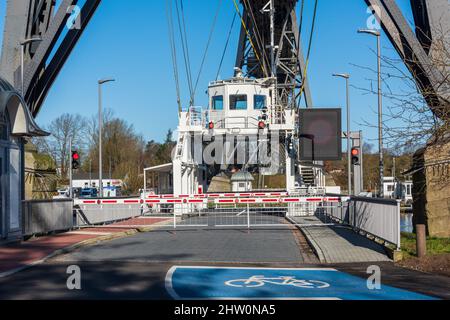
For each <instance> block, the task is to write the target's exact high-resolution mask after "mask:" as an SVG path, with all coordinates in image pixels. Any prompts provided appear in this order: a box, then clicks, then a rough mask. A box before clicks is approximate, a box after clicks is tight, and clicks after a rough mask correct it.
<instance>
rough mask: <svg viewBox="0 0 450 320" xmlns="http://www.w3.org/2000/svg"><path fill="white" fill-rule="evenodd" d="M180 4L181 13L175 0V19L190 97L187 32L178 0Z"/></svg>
mask: <svg viewBox="0 0 450 320" xmlns="http://www.w3.org/2000/svg"><path fill="white" fill-rule="evenodd" d="M180 6H181V14H180V9H179V5H178V0H175V7H176V9H177V10H176V11H177V19H178V29H179V32H180V38H181V44H182V48H183V58H184V65H185V69H186V77H187V81H188V86H189V94H190V97H192V93H193V90H194V88H193V84H192V71H191V61H190V58H189V46H188V42H187V33H186V23H185V22H186V21H185V18H184V6H183V0H180ZM181 15H182V17H181V18H180V16H181Z"/></svg>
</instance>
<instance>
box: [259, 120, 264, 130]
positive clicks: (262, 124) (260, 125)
mask: <svg viewBox="0 0 450 320" xmlns="http://www.w3.org/2000/svg"><path fill="white" fill-rule="evenodd" d="M258 128H259V129H261V130H263V129H265V128H266V124H265V123H264V121H260V122H259V123H258Z"/></svg>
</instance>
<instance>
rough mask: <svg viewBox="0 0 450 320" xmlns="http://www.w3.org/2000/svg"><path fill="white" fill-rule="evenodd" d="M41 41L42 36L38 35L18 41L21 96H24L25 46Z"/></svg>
mask: <svg viewBox="0 0 450 320" xmlns="http://www.w3.org/2000/svg"><path fill="white" fill-rule="evenodd" d="M39 41H42V38H40V37H35V38H29V39H25V40H23V41H21V42H20V82H21V83H20V87H21V93H22V96H23V97H24V98H25V92H24V91H25V89H24V83H23V80H24V67H25V61H24V60H25V58H24V55H25V52H24V51H25V46H26V45H27V44H29V43H33V42H39Z"/></svg>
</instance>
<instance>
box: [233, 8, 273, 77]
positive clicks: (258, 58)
mask: <svg viewBox="0 0 450 320" xmlns="http://www.w3.org/2000/svg"><path fill="white" fill-rule="evenodd" d="M233 3H234V7H235V9H236V12H237V14H238V15H239V18H240V19H241V23H242V27H243V28H244V30H245V33H246V34H247V38H248V41H249V42H250V45H251V46H252V49H253V52H254V54H255V57H256V59H257V60H258V62H259V64H260V67H261V70H262V72H263V73H264V74H266V75H267V71H266V68H265V67H264V64H263V63H262V62H261V58H260V56H259V54H258V50H256V47H255V44H254V43H253V40H252V37H251V35H250V32H249V30H248V28H247V26H246V24H245V21H244V18H243V17H242V14H241V11H240V10H239V6H238V4H237V2H236V0H233Z"/></svg>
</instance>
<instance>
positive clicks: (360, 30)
mask: <svg viewBox="0 0 450 320" xmlns="http://www.w3.org/2000/svg"><path fill="white" fill-rule="evenodd" d="M358 33H367V34H371V35H373V36H377V37H379V36H380V35H381V33H380V31H378V30H375V29H359V30H358Z"/></svg>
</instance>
